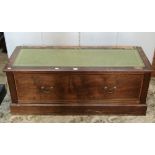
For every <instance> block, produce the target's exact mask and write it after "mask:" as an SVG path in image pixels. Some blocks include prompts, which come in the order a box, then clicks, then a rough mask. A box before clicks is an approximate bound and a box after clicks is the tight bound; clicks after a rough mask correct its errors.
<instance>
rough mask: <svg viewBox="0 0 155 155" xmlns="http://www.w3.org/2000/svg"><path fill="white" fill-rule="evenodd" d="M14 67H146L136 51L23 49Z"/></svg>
mask: <svg viewBox="0 0 155 155" xmlns="http://www.w3.org/2000/svg"><path fill="white" fill-rule="evenodd" d="M13 66H34V67H36V66H38V67H39V66H64V67H65V66H69V67H72V66H76V67H144V63H143V61H142V59H141V57H140V55H139V53H138V51H137V50H136V49H41V48H40V49H33V48H32V49H21V51H20V52H19V54H18V56H17V58H16V59H15V62H14V64H13Z"/></svg>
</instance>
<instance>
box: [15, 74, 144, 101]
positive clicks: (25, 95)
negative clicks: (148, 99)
mask: <svg viewBox="0 0 155 155" xmlns="http://www.w3.org/2000/svg"><path fill="white" fill-rule="evenodd" d="M14 78H15V83H16V89H17V95H18V101H19V102H20V103H51V102H55V103H57V102H56V101H73V102H74V101H75V102H78V101H79V100H83V101H86V100H90V101H91V100H111V99H113V100H126V99H137V100H138V99H139V96H140V91H141V86H142V81H143V75H142V74H97V75H95V74H71V75H70V74H68V75H66V74H50V73H47V74H45V73H42V74H40V73H33V74H30V73H15V74H14ZM62 103H63V102H62Z"/></svg>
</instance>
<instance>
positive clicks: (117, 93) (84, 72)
mask: <svg viewBox="0 0 155 155" xmlns="http://www.w3.org/2000/svg"><path fill="white" fill-rule="evenodd" d="M22 48H113V49H117V48H121V49H137V50H138V52H139V54H140V57H141V59H142V60H143V62H144V65H145V66H144V67H143V68H135V67H79V68H78V70H76V71H74V70H73V69H72V67H63V66H62V67H60V69H59V70H54V69H53V68H52V67H51V66H48V67H43V66H41V67H33V66H31V67H14V66H13V63H14V61H15V59H16V57H17V56H18V54H19V52H20V49H22ZM55 67H56V66H55ZM4 71H5V72H6V74H7V79H8V84H9V88H10V93H11V99H12V104H11V112H12V114H61V115H66V114H69V115H70V114H75V115H77V114H78V115H79V114H123V115H126V114H128V115H144V114H146V109H147V106H146V96H147V91H148V86H149V81H150V76H151V71H152V68H151V65H150V63H149V61H148V59H147V57H146V55H145V54H144V51H143V50H142V48H141V47H119V46H113V47H111V46H106V47H105V46H99V47H96V46H84V47H68V46H67V47H49V46H46V47H42V46H41V47H39V46H38V47H34V46H33V47H31V46H29V47H17V48H16V49H15V52H14V53H13V54H12V56H11V58H10V60H9V62H8V64H7V65H6V67H5V69H4Z"/></svg>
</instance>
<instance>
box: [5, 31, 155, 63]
mask: <svg viewBox="0 0 155 155" xmlns="http://www.w3.org/2000/svg"><path fill="white" fill-rule="evenodd" d="M5 40H6V45H7V49H8V56H10V55H11V53H12V52H13V50H14V49H15V47H16V46H18V45H66V46H67V45H70V46H78V45H79V44H80V45H135V46H136V45H137V46H142V47H143V49H144V51H145V53H146V55H147V57H148V59H149V60H150V62H152V59H153V53H154V48H155V32H81V33H78V32H5Z"/></svg>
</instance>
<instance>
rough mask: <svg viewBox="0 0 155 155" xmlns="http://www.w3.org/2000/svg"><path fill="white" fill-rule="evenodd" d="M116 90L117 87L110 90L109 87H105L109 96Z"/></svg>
mask: <svg viewBox="0 0 155 155" xmlns="http://www.w3.org/2000/svg"><path fill="white" fill-rule="evenodd" d="M116 89H117V87H116V86H114V87H112V88H109V87H108V86H105V87H104V90H105V92H107V93H108V94H112V93H114V92H115V90H116Z"/></svg>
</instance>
